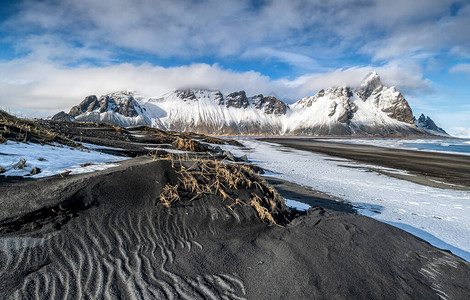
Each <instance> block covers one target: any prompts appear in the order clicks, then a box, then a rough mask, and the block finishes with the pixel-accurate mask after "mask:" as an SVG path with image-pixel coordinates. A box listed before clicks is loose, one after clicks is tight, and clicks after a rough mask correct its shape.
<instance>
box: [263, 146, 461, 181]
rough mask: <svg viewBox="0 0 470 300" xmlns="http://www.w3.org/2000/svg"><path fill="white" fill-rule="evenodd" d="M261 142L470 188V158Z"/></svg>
mask: <svg viewBox="0 0 470 300" xmlns="http://www.w3.org/2000/svg"><path fill="white" fill-rule="evenodd" d="M260 140H263V141H266V142H271V143H277V144H280V145H283V146H287V147H292V148H295V149H299V150H305V151H311V152H316V153H322V154H326V155H330V156H334V157H341V158H346V159H351V160H355V161H360V162H365V163H369V164H373V165H378V166H384V167H388V168H395V169H400V170H406V171H408V172H410V173H411V174H413V175H415V176H406V175H397V174H387V175H390V176H395V177H400V178H402V179H406V180H410V181H414V182H416V183H420V184H425V185H429V186H433V187H439V188H450V189H464V190H468V189H470V176H469V174H470V157H469V156H465V155H458V154H450V153H439V152H426V151H416V150H405V149H395V148H385V147H377V146H371V145H358V144H349V143H348V144H346V143H341V142H337V141H335V142H328V141H319V140H316V139H307V138H285V137H272V138H262V139H260ZM439 181H440V182H439Z"/></svg>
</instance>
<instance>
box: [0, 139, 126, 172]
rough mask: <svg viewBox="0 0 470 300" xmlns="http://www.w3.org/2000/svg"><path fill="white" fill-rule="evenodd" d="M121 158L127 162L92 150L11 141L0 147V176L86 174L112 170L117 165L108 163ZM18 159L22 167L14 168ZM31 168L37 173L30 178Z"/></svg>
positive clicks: (118, 158) (118, 159)
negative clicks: (37, 171)
mask: <svg viewBox="0 0 470 300" xmlns="http://www.w3.org/2000/svg"><path fill="white" fill-rule="evenodd" d="M102 148H107V147H102ZM124 159H127V157H119V156H114V155H109V154H105V153H101V152H98V151H94V150H87V149H84V150H80V149H74V148H70V147H66V146H61V145H56V146H50V145H44V146H41V145H39V144H34V143H29V144H25V143H16V142H11V141H8V142H6V143H3V144H0V166H1V167H2V168H3V169H5V170H6V172H4V173H3V174H1V175H5V176H28V177H32V178H40V177H47V176H52V175H56V174H60V173H63V172H66V171H71V173H70V174H79V173H88V172H94V171H98V170H104V169H107V168H110V167H115V166H117V164H115V163H111V162H117V161H121V160H124ZM21 160H26V164H25V165H24V167H23V168H19V167H18V166H16V167H15V164H17V163H18V162H20V161H21ZM85 164H86V165H85ZM82 165H83V166H82ZM33 168H39V169H40V170H41V172H40V173H38V174H36V175H31V174H30V173H31V171H32V170H33Z"/></svg>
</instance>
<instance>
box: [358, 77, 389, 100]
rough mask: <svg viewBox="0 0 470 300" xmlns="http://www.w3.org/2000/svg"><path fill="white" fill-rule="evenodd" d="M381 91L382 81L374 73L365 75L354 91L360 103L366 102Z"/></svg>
mask: <svg viewBox="0 0 470 300" xmlns="http://www.w3.org/2000/svg"><path fill="white" fill-rule="evenodd" d="M382 89H383V85H382V81H381V80H380V77H379V75H378V74H377V73H376V72H371V73H369V74H367V76H366V77H365V78H364V80H363V81H362V83H361V86H360V87H359V88H358V89H357V90H356V94H357V96H358V97H359V99H361V100H362V101H366V100H367V99H368V98H369V97H370V96H372V94H378V93H380V91H381V90H382Z"/></svg>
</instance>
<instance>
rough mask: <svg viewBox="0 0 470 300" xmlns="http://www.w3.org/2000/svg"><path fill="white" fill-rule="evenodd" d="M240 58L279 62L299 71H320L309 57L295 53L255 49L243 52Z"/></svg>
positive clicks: (262, 48)
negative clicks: (294, 67)
mask: <svg viewBox="0 0 470 300" xmlns="http://www.w3.org/2000/svg"><path fill="white" fill-rule="evenodd" d="M241 57H242V58H256V59H261V60H266V61H269V60H279V61H282V62H286V63H288V64H289V65H292V66H296V67H298V68H300V69H306V70H313V69H316V70H318V69H322V68H321V67H320V65H319V64H318V63H317V62H316V61H315V60H314V59H313V58H311V57H309V56H307V55H303V54H299V53H295V52H289V51H280V50H276V49H272V48H268V47H261V48H256V49H253V50H248V51H245V52H244V53H243V54H242V55H241Z"/></svg>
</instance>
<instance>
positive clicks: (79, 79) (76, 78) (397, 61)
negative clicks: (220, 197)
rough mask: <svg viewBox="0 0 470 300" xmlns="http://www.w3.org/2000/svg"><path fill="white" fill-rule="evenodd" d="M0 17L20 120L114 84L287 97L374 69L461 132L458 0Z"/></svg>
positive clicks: (5, 79)
mask: <svg viewBox="0 0 470 300" xmlns="http://www.w3.org/2000/svg"><path fill="white" fill-rule="evenodd" d="M0 23H1V24H0V45H1V47H0V107H2V108H4V109H8V110H10V111H12V112H16V113H20V114H24V115H26V116H30V117H32V116H41V117H45V116H48V115H51V114H53V113H54V112H57V111H59V110H68V109H69V108H70V107H71V106H72V105H75V104H77V103H78V102H80V101H81V100H82V99H83V98H84V97H85V96H87V95H89V94H97V95H101V94H104V93H107V92H112V91H116V90H123V89H133V90H137V91H139V92H140V93H142V94H144V95H148V96H158V95H160V94H163V93H165V92H168V91H170V90H172V89H175V88H181V87H206V88H213V89H220V90H222V91H223V92H232V91H235V90H240V89H244V90H246V91H247V92H248V94H255V93H265V94H269V93H275V94H276V95H278V96H279V97H281V98H282V99H283V100H286V101H287V102H293V101H296V100H298V99H300V98H301V97H304V96H308V95H313V94H315V93H316V92H317V91H318V90H320V89H322V88H326V87H328V86H332V85H348V86H352V87H354V86H355V85H358V84H359V83H360V81H361V79H362V78H363V77H364V76H365V75H366V74H367V73H368V72H370V71H373V70H375V71H377V72H378V73H379V75H380V76H381V78H382V81H383V82H384V84H385V85H387V86H389V85H394V86H396V87H397V89H398V90H399V91H401V92H402V93H403V94H404V96H405V98H406V99H407V100H408V101H409V103H410V105H411V107H412V109H413V111H414V113H415V115H419V114H420V113H421V112H424V113H425V114H427V115H430V116H431V117H432V118H433V119H434V120H435V121H436V122H437V123H438V124H439V125H441V126H442V127H444V129H446V130H448V131H449V132H451V133H453V134H458V135H461V136H464V135H466V136H470V90H469V86H470V84H469V83H470V33H469V32H470V31H469V30H468V28H470V1H447V0H414V1H409V0H406V1H405V0H395V1H384V0H360V1H347V0H346V1H345V0H341V1H340V0H333V1H324V0H322V1H321V0H310V1H300V0H299V1H295V0H290V1H288V0H284V1H281V0H278V1H267V0H266V1H248V0H239V1H219V0H208V1H203V0H194V1H178V0H160V1H153V0H134V1H131V0H102V1H95V0H81V1H78V0H42V1H12V0H2V2H1V4H0Z"/></svg>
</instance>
